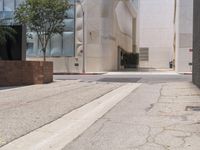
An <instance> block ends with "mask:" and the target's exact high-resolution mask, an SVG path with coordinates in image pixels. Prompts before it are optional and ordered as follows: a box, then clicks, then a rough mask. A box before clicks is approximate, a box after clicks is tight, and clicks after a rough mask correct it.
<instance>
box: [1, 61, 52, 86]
mask: <svg viewBox="0 0 200 150" xmlns="http://www.w3.org/2000/svg"><path fill="white" fill-rule="evenodd" d="M52 81H53V62H43V61H0V86H21V85H32V84H44V83H50V82H52Z"/></svg>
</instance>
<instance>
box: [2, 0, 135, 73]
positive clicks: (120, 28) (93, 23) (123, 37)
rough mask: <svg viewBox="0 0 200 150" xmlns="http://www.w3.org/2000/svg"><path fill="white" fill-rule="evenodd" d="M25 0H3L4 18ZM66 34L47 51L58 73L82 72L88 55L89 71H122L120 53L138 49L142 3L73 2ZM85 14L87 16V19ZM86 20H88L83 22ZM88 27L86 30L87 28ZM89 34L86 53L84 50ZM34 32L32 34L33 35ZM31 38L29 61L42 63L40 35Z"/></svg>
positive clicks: (111, 0) (117, 0)
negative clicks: (138, 24)
mask: <svg viewBox="0 0 200 150" xmlns="http://www.w3.org/2000/svg"><path fill="white" fill-rule="evenodd" d="M22 1H23V0H0V14H1V18H11V17H12V16H13V12H14V10H15V9H16V8H17V6H18V5H19V4H20V2H22ZM70 2H71V4H72V5H73V6H74V7H72V8H71V9H70V10H68V12H67V14H68V15H67V18H66V19H65V21H64V22H65V24H66V27H65V31H64V32H63V35H62V36H60V35H55V36H54V37H53V38H52V40H51V42H50V43H49V46H48V49H47V57H48V58H47V60H50V61H53V62H54V69H55V70H54V71H55V72H82V71H83V57H84V54H85V68H86V71H87V72H102V71H111V70H118V69H120V68H121V67H122V66H121V64H120V59H121V58H120V57H121V53H120V51H121V50H123V51H125V52H133V50H136V48H137V42H138V41H137V39H136V34H137V32H136V31H137V23H138V22H137V9H138V5H139V3H138V0H82V1H81V3H79V2H78V1H77V0H70ZM83 11H84V13H85V14H84V16H83ZM83 19H84V20H83ZM83 25H84V29H83ZM83 31H85V36H84V38H85V51H83V49H84V48H83V45H84V44H83V39H84V38H83ZM30 33H31V32H30ZM31 34H32V35H33V38H31V39H28V43H27V59H28V60H42V57H41V56H42V53H41V52H40V49H41V46H40V44H39V42H38V39H37V36H36V34H34V33H31ZM122 68H123V67H122Z"/></svg>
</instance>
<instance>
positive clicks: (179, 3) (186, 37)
mask: <svg viewBox="0 0 200 150" xmlns="http://www.w3.org/2000/svg"><path fill="white" fill-rule="evenodd" d="M192 41H193V0H176V1H175V36H174V46H175V60H176V61H175V69H176V71H177V72H192V44H193V43H192Z"/></svg>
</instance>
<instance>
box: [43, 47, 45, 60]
mask: <svg viewBox="0 0 200 150" xmlns="http://www.w3.org/2000/svg"><path fill="white" fill-rule="evenodd" d="M43 58H44V62H45V61H46V49H43Z"/></svg>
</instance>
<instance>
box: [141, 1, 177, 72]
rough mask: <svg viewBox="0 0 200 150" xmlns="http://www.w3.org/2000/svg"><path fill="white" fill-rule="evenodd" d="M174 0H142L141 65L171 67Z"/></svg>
mask: <svg viewBox="0 0 200 150" xmlns="http://www.w3.org/2000/svg"><path fill="white" fill-rule="evenodd" d="M173 19H174V0H140V11H139V20H140V26H139V28H140V32H139V33H140V36H139V47H140V48H139V50H140V67H142V68H165V69H167V68H169V62H171V61H173V59H174V53H173V40H174V36H173V35H174V23H173V21H174V20H173Z"/></svg>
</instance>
